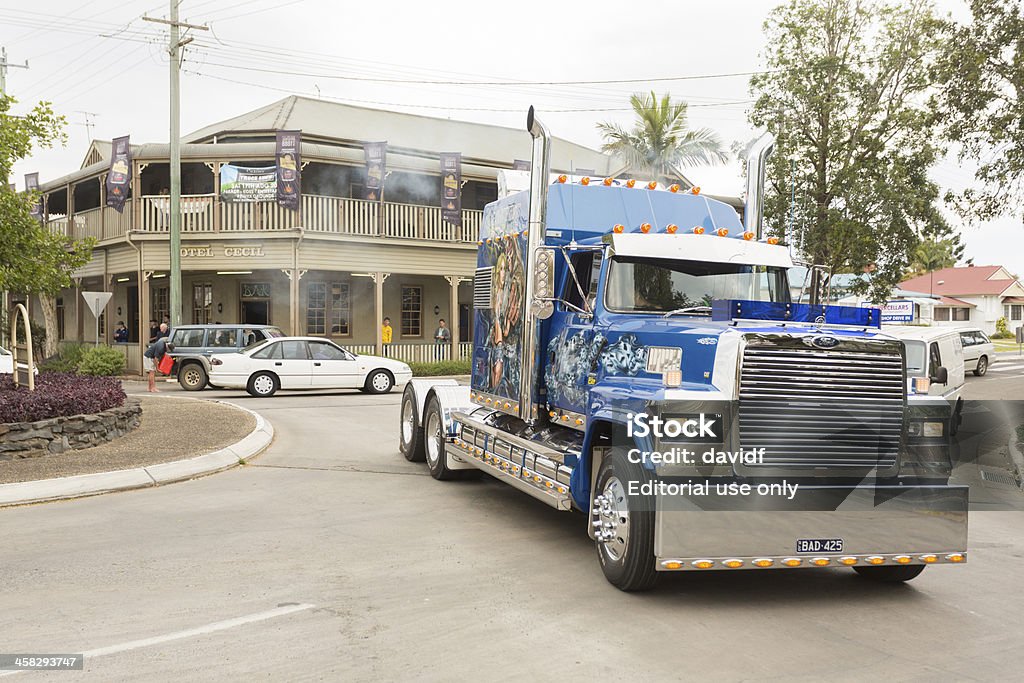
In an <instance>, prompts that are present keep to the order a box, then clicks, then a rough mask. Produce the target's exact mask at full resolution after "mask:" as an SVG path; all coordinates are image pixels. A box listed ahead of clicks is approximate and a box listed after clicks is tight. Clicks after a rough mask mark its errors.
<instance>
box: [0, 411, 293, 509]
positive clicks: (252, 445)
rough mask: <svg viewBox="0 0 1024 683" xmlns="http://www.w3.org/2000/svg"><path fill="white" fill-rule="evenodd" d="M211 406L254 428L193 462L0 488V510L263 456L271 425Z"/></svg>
mask: <svg viewBox="0 0 1024 683" xmlns="http://www.w3.org/2000/svg"><path fill="white" fill-rule="evenodd" d="M176 398H184V397H176ZM191 400H201V399H191ZM215 403H224V404H225V405H230V406H232V407H233V408H238V409H239V410H244V411H245V412H247V413H249V414H251V415H252V416H253V417H254V418H255V419H256V427H255V428H254V429H253V430H252V431H251V432H249V434H247V435H246V436H245V437H243V438H242V439H241V440H239V441H236V442H235V443H233V444H231V445H229V446H225V447H224V448H220V449H218V450H216V451H213V452H211V453H205V454H203V455H199V456H196V457H194V458H186V459H184V460H175V461H172V462H165V463H159V464H156V465H147V466H145V467H134V468H132V469H128V470H115V471H113V472H96V473H93V474H77V475H75V476H72V477H58V478H55V479H40V480H38V481H22V482H16V483H13V484H0V507H9V506H13V505H28V504H30V503H44V502H47V501H53V500H63V499H66V498H82V497H85V496H95V495H99V494H103V493H112V492H114V491H125V490H128V489H140V488H147V487H151V486H162V485H163V484H171V483H174V482H178V481H185V480H187V479H194V478H196V477H199V476H203V475H206V474H213V473H215V472H220V471H222V470H226V469H229V468H231V467H235V466H236V465H239V464H243V463H245V462H246V461H247V460H249V459H250V458H253V457H255V456H256V455H259V454H260V453H261V452H263V451H264V450H265V449H266V448H267V447H268V446H269V445H270V444H271V442H272V441H273V440H274V427H273V425H271V424H270V422H268V421H267V420H266V419H265V418H264V417H263V416H262V415H260V414H259V413H257V412H254V411H252V410H249V409H248V408H244V407H242V406H239V405H236V404H234V403H231V402H230V401H219V400H218V401H215Z"/></svg>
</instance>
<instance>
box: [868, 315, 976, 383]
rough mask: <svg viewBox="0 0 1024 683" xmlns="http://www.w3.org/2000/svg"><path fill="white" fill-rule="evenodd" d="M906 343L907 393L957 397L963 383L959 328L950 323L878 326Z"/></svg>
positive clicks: (884, 332) (962, 349)
mask: <svg viewBox="0 0 1024 683" xmlns="http://www.w3.org/2000/svg"><path fill="white" fill-rule="evenodd" d="M882 333H883V334H888V335H891V336H893V337H896V338H897V339H900V340H902V341H903V343H904V344H905V345H906V347H907V395H908V396H914V395H928V396H942V397H943V398H946V399H948V400H951V401H955V400H956V399H957V398H959V397H960V390H961V389H962V388H963V385H964V347H963V341H962V340H961V339H960V330H959V329H957V328H950V327H918V326H912V325H907V326H904V325H892V326H885V327H883V328H882Z"/></svg>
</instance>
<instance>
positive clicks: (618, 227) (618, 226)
mask: <svg viewBox="0 0 1024 683" xmlns="http://www.w3.org/2000/svg"><path fill="white" fill-rule="evenodd" d="M625 229H626V226H625V225H623V224H622V223H616V224H615V227H614V228H612V232H614V233H615V234H616V235H618V234H621V233H622V231H623V230H625Z"/></svg>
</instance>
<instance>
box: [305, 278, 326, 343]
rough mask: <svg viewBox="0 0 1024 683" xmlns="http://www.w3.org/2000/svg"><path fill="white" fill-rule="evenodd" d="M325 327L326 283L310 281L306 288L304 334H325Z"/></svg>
mask: <svg viewBox="0 0 1024 683" xmlns="http://www.w3.org/2000/svg"><path fill="white" fill-rule="evenodd" d="M326 328H327V285H326V284H325V283H323V282H310V283H309V285H308V287H307V289H306V334H325V333H326V331H327V330H326Z"/></svg>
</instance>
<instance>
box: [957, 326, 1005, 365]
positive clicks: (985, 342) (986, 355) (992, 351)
mask: <svg viewBox="0 0 1024 683" xmlns="http://www.w3.org/2000/svg"><path fill="white" fill-rule="evenodd" d="M960 340H961V341H962V342H963V344H964V370H972V371H974V374H975V375H977V376H978V377H981V376H982V375H984V374H985V373H986V372H988V367H989V366H990V365H992V364H993V363H995V362H996V347H995V345H994V344H993V343H992V342H991V341H989V339H988V335H987V334H985V333H984V332H982V331H981V330H978V329H973V328H969V329H965V330H960Z"/></svg>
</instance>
